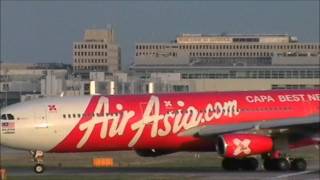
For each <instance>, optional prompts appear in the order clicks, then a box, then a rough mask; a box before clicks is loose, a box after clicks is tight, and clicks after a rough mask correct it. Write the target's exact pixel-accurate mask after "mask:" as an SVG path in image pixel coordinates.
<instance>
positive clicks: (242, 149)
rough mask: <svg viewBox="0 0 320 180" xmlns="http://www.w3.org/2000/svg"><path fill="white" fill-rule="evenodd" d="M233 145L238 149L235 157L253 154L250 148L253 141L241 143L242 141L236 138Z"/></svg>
mask: <svg viewBox="0 0 320 180" xmlns="http://www.w3.org/2000/svg"><path fill="white" fill-rule="evenodd" d="M233 144H234V145H235V146H236V149H235V150H234V152H233V155H234V156H238V155H239V154H241V153H244V154H250V153H251V149H250V147H249V145H250V144H251V140H249V139H244V140H243V141H241V140H240V139H238V138H235V139H234V140H233Z"/></svg>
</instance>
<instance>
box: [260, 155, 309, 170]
mask: <svg viewBox="0 0 320 180" xmlns="http://www.w3.org/2000/svg"><path fill="white" fill-rule="evenodd" d="M262 158H263V159H264V162H263V166H264V169H265V170H267V171H288V170H293V171H304V170H306V168H307V162H306V161H305V160H304V159H303V158H290V157H289V156H286V155H283V154H281V153H280V152H275V153H274V154H266V155H263V156H262Z"/></svg>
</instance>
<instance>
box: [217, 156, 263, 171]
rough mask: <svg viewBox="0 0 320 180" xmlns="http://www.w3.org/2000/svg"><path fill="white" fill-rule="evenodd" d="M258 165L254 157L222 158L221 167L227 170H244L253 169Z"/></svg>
mask: <svg viewBox="0 0 320 180" xmlns="http://www.w3.org/2000/svg"><path fill="white" fill-rule="evenodd" d="M258 166H259V163H258V160H257V159H256V158H252V157H250V158H243V159H235V158H224V159H223V160H222V167H223V169H225V170H228V171H236V170H240V169H242V170H245V171H255V170H256V169H257V168H258Z"/></svg>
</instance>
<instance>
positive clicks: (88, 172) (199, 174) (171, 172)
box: [7, 167, 320, 180]
mask: <svg viewBox="0 0 320 180" xmlns="http://www.w3.org/2000/svg"><path fill="white" fill-rule="evenodd" d="M7 172H8V174H10V176H12V177H13V176H16V177H17V176H18V177H19V176H20V177H26V176H35V175H36V174H35V173H34V172H33V171H32V169H31V168H7ZM74 175H77V176H104V177H106V178H107V177H108V176H110V175H113V176H114V175H128V176H131V175H143V176H146V177H157V176H166V177H172V178H173V179H193V178H195V179H235V180H237V179H242V180H243V179H296V180H299V179H301V180H306V179H308V180H318V179H320V170H319V169H308V170H306V171H302V172H294V171H287V172H278V171H274V172H268V171H264V170H258V171H254V172H245V171H240V172H226V171H223V170H221V169H207V168H205V169H203V170H201V169H200V170H199V169H196V170H195V169H190V168H148V167H139V168H134V167H127V168H119V167H118V168H56V167H55V168H53V167H52V168H50V167H48V168H47V169H46V171H45V172H44V173H43V174H40V175H38V176H41V177H43V179H46V178H45V177H46V176H74Z"/></svg>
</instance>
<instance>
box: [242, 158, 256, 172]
mask: <svg viewBox="0 0 320 180" xmlns="http://www.w3.org/2000/svg"><path fill="white" fill-rule="evenodd" d="M241 165H242V166H241V167H242V169H243V170H247V171H255V170H256V169H257V168H258V166H259V162H258V160H257V159H256V158H245V159H242V160H241Z"/></svg>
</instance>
